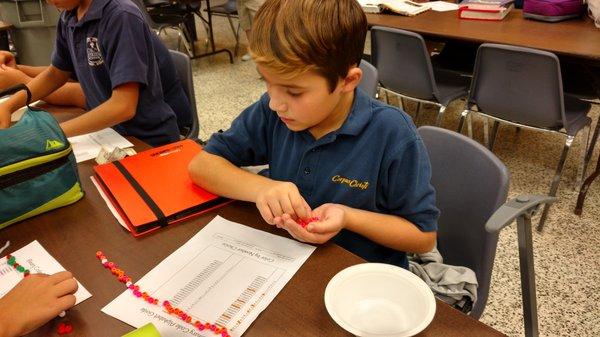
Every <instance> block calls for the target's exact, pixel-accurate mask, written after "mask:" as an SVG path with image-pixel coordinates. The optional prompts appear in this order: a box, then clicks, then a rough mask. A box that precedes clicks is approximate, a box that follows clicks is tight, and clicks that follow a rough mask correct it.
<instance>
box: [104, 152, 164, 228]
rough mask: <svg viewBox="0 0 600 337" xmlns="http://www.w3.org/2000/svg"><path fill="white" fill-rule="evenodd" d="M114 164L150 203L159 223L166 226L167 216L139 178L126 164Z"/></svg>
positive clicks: (147, 202) (116, 162) (143, 198)
mask: <svg viewBox="0 0 600 337" xmlns="http://www.w3.org/2000/svg"><path fill="white" fill-rule="evenodd" d="M113 164H115V167H116V168H117V170H119V172H121V174H123V176H124V177H125V179H127V181H129V183H130V184H131V186H132V187H133V189H134V190H135V191H136V192H137V193H138V194H139V195H140V197H141V198H142V200H144V202H145V203H146V205H148V207H150V210H151V211H152V213H154V215H155V216H156V218H157V219H158V224H159V225H160V226H161V227H165V226H166V225H167V218H166V217H165V214H164V213H163V212H162V211H161V210H160V208H159V207H158V205H157V204H156V203H155V202H154V200H152V198H150V196H149V195H148V193H146V191H145V190H144V188H143V187H142V186H141V185H140V184H139V183H138V182H137V180H135V178H134V177H133V176H132V175H131V173H129V171H127V169H126V168H125V166H123V164H121V163H120V162H118V161H115V162H113Z"/></svg>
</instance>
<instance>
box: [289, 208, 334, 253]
mask: <svg viewBox="0 0 600 337" xmlns="http://www.w3.org/2000/svg"><path fill="white" fill-rule="evenodd" d="M345 216H346V212H345V209H344V207H343V206H341V205H338V204H323V205H321V206H319V207H317V208H315V210H314V211H312V214H311V217H315V218H318V220H316V221H313V222H309V223H308V224H307V225H306V227H304V228H302V226H301V225H300V224H298V222H297V221H295V220H294V219H292V217H290V216H289V215H287V214H284V215H283V216H282V217H283V219H284V221H283V224H282V225H281V226H280V225H278V227H281V228H284V229H285V230H287V231H288V233H290V235H291V236H292V237H293V238H295V239H296V240H298V241H302V242H308V243H316V244H321V243H325V242H327V241H329V240H330V239H331V238H332V237H334V236H335V235H337V233H339V232H340V231H341V230H342V229H343V228H344V223H345Z"/></svg>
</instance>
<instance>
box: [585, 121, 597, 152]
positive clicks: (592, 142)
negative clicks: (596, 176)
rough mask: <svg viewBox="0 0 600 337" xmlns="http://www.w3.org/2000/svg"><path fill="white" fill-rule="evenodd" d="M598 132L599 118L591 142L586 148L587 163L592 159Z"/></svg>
mask: <svg viewBox="0 0 600 337" xmlns="http://www.w3.org/2000/svg"><path fill="white" fill-rule="evenodd" d="M598 132H600V118H598V120H597V121H596V127H595V128H594V135H593V136H592V141H591V142H590V145H589V146H588V150H587V153H586V155H585V159H586V160H587V161H588V162H589V161H590V159H591V158H592V154H594V148H595V147H596V141H597V140H598Z"/></svg>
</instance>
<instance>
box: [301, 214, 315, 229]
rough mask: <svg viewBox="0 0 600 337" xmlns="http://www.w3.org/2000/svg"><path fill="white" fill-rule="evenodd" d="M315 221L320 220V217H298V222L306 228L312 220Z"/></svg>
mask: <svg viewBox="0 0 600 337" xmlns="http://www.w3.org/2000/svg"><path fill="white" fill-rule="evenodd" d="M315 221H319V217H316V216H314V217H312V218H306V219H298V221H297V222H298V224H299V225H300V226H302V228H306V226H308V224H309V223H311V222H315Z"/></svg>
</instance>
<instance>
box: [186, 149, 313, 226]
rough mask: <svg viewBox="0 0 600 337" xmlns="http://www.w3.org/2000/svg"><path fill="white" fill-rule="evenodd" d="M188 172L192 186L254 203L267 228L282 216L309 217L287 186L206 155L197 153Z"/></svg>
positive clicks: (305, 206) (306, 208)
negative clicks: (193, 184) (267, 225)
mask: <svg viewBox="0 0 600 337" xmlns="http://www.w3.org/2000/svg"><path fill="white" fill-rule="evenodd" d="M189 172H190V177H191V178H192V181H193V182H194V183H196V184H197V185H198V186H200V187H202V188H204V189H206V190H208V191H211V192H212V193H215V194H218V195H221V196H224V197H227V198H231V199H237V200H243V201H250V202H254V203H256V207H257V208H258V210H259V212H260V213H261V215H262V217H263V218H264V219H265V221H266V222H267V223H269V224H274V223H275V221H276V218H277V217H281V216H282V215H283V214H284V213H286V214H295V215H297V216H299V217H301V218H306V217H308V216H309V213H310V207H309V206H308V204H307V203H306V201H305V200H304V198H302V196H301V195H300V192H299V191H298V188H297V187H296V185H294V184H293V183H291V182H284V181H276V180H272V179H269V178H266V177H263V176H260V175H258V174H254V173H250V172H248V171H245V170H243V169H241V168H239V167H237V166H235V165H233V164H232V163H231V162H229V161H228V160H227V159H224V158H222V157H220V156H217V155H214V154H211V153H208V152H206V151H201V152H200V153H199V154H198V155H197V156H196V157H195V158H194V159H193V160H192V161H191V163H190V165H189Z"/></svg>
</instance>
